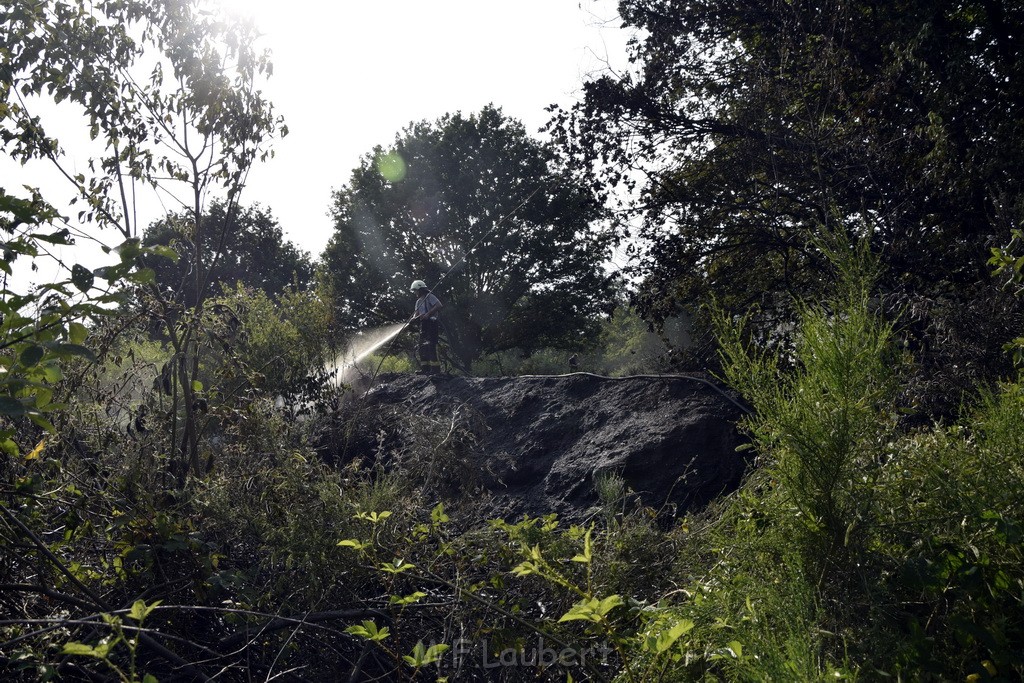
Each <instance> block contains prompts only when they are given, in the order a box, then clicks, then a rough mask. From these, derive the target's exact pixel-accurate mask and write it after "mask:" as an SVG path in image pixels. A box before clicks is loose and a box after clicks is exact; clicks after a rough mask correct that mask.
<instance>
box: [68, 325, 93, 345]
mask: <svg viewBox="0 0 1024 683" xmlns="http://www.w3.org/2000/svg"><path fill="white" fill-rule="evenodd" d="M88 336H89V328H88V327H86V326H85V325H83V324H82V323H77V322H72V323H68V341H69V342H71V343H72V344H81V343H82V342H84V341H85V339H86V337H88Z"/></svg>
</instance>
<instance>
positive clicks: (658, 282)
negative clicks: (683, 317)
mask: <svg viewBox="0 0 1024 683" xmlns="http://www.w3.org/2000/svg"><path fill="white" fill-rule="evenodd" d="M620 12H621V15H622V18H623V20H624V23H625V24H626V25H627V26H631V27H634V28H636V29H638V33H637V38H636V39H635V40H634V43H633V56H634V58H635V64H636V67H637V68H636V69H635V70H634V72H633V73H630V74H625V75H622V76H618V77H615V76H606V77H603V78H600V79H597V80H595V81H593V82H590V83H588V84H587V85H586V96H585V98H584V100H583V102H582V103H581V104H580V105H579V106H578V107H576V108H575V109H574V110H572V111H570V112H560V115H559V117H557V119H556V121H555V124H556V125H555V129H556V130H560V131H561V133H562V135H563V137H562V141H563V142H564V143H565V144H566V148H567V149H569V150H570V152H571V154H573V155H574V157H575V159H576V161H577V164H578V167H579V168H582V169H584V170H588V171H593V172H594V173H595V174H598V175H601V174H603V177H602V178H601V180H603V181H608V182H610V183H614V182H617V181H622V182H627V183H629V182H638V183H639V185H640V189H641V192H639V193H637V194H635V195H633V198H634V199H635V201H633V202H631V204H630V205H629V206H628V207H626V208H627V210H628V212H629V213H630V214H632V215H635V216H637V217H638V218H641V219H642V226H643V227H642V229H641V236H642V237H643V238H646V242H645V243H646V245H647V246H649V251H648V252H647V253H646V258H645V259H643V260H642V261H640V262H639V266H638V268H637V270H638V274H639V275H640V276H642V277H643V278H644V280H645V283H646V284H645V286H644V287H643V288H642V289H641V292H640V296H639V302H640V304H641V305H642V308H643V309H644V310H645V311H646V312H647V314H648V315H650V316H652V317H655V318H659V317H663V316H666V315H669V314H671V312H672V311H673V310H674V309H676V308H678V307H680V306H687V305H693V306H694V307H696V306H695V304H699V303H700V302H701V301H705V300H706V299H707V297H708V296H709V294H710V293H711V292H715V293H717V295H718V297H719V301H720V302H721V303H725V304H727V305H732V306H734V307H736V308H737V309H742V308H745V307H746V306H748V305H750V304H751V303H754V302H758V303H760V304H762V305H764V306H766V307H767V308H773V307H776V308H778V307H780V306H781V307H782V308H784V302H785V301H787V300H788V297H785V296H779V293H782V294H786V293H793V292H797V293H805V294H806V293H813V292H815V291H816V290H817V289H818V288H819V287H820V285H821V284H822V275H821V270H820V268H819V264H820V263H821V261H822V259H821V257H820V254H818V253H817V252H816V250H815V249H814V248H813V247H811V246H810V244H809V237H811V236H813V235H815V234H816V233H818V232H819V230H820V229H821V227H822V226H826V225H829V226H833V227H840V228H845V229H846V230H848V231H849V232H850V233H851V235H853V234H857V233H862V232H864V231H865V229H868V228H869V229H870V230H871V231H872V233H873V237H872V239H873V245H874V247H875V248H876V250H877V251H878V252H879V253H880V254H881V257H882V260H883V264H884V265H885V266H886V271H885V273H886V274H885V277H884V278H883V280H882V282H881V285H882V286H883V287H884V288H887V289H888V291H890V292H891V293H892V294H893V295H894V296H896V297H897V298H899V299H900V300H901V301H902V302H904V303H912V302H915V301H920V300H924V301H926V302H928V305H929V306H930V307H931V308H932V309H933V310H934V309H935V308H936V307H937V305H938V304H937V303H936V302H938V301H940V300H946V298H947V297H952V298H953V299H952V300H955V299H956V298H957V297H960V296H966V297H970V298H971V299H972V300H974V301H981V300H991V298H992V297H993V296H995V295H994V293H993V290H992V288H991V287H990V286H989V284H988V283H987V282H986V281H987V278H988V275H987V271H986V268H985V259H986V258H987V257H988V255H989V254H988V251H989V247H990V246H995V245H998V244H1004V243H1005V242H1006V241H1007V240H1008V237H1009V230H1010V228H1011V227H1012V226H1013V225H1015V224H1019V222H1020V220H1021V218H1022V217H1024V211H1022V206H1024V203H1022V202H1021V200H1020V197H1021V189H1022V183H1024V176H1022V174H1021V173H1020V159H1021V158H1022V154H1024V136H1022V135H1020V114H1019V112H1020V111H1021V105H1022V104H1024V84H1022V80H1021V74H1022V73H1024V42H1022V40H1024V38H1022V36H1024V8H1022V7H1021V6H1020V4H1019V3H1010V2H1000V1H998V0H980V1H972V2H959V1H957V2H954V1H951V0H942V1H938V2H936V1H934V0H899V1H897V2H890V3H868V2H861V1H855V0H827V1H826V2H781V1H778V2H775V1H772V2H766V3H721V2H714V1H712V0H697V1H696V2H682V1H681V0H623V2H621V3H620ZM922 297H923V299H922ZM961 301H963V299H961ZM952 308H953V309H955V308H956V306H954V307H952ZM993 346H994V347H998V340H993Z"/></svg>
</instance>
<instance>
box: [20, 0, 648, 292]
mask: <svg viewBox="0 0 1024 683" xmlns="http://www.w3.org/2000/svg"><path fill="white" fill-rule="evenodd" d="M210 1H211V2H220V3H221V4H222V5H224V7H225V8H226V9H228V10H229V11H236V12H243V13H247V14H250V15H251V16H252V17H253V18H254V19H255V21H256V23H257V25H258V26H259V28H260V30H261V31H262V32H263V33H264V36H263V38H262V40H263V45H264V46H265V47H267V48H269V49H270V50H271V52H272V61H273V63H274V74H273V76H272V77H271V78H270V79H269V80H268V81H267V82H266V83H265V84H264V91H265V92H266V93H267V95H268V96H269V98H270V99H271V100H272V101H273V103H274V105H275V108H276V111H277V113H278V114H280V115H283V116H284V118H285V123H286V124H287V125H288V128H289V131H290V133H289V135H288V136H287V137H286V138H284V139H283V140H277V141H275V143H274V150H275V152H276V156H275V157H274V158H273V159H270V160H269V161H267V162H265V163H263V164H257V165H256V167H254V168H253V170H252V171H251V173H250V175H249V182H248V186H247V188H246V190H245V192H244V193H243V195H242V203H243V204H253V203H257V202H258V203H260V204H262V205H264V206H267V207H269V208H270V209H271V210H272V212H273V214H274V216H275V217H276V218H277V220H278V222H279V223H280V225H281V227H282V228H283V229H284V232H285V234H286V237H287V239H289V240H291V241H293V242H294V243H296V244H297V245H298V246H299V247H300V248H301V249H303V250H305V251H308V252H310V254H311V255H312V256H313V257H314V258H317V257H319V255H320V254H321V252H322V251H323V248H324V246H326V244H327V241H328V239H329V238H330V236H331V232H332V226H331V220H330V218H329V216H328V210H329V207H330V201H331V192H332V190H335V189H338V188H340V187H341V186H342V185H344V184H345V183H346V182H347V181H348V179H349V176H350V174H351V172H352V170H353V169H354V168H356V167H357V166H358V164H359V160H360V158H361V157H362V156H363V155H364V154H366V153H368V152H370V150H372V149H373V147H374V146H376V145H382V146H388V145H390V144H392V143H393V142H394V140H395V137H396V135H397V134H398V133H399V132H400V131H401V130H402V129H404V128H405V127H406V126H407V125H408V124H409V123H411V122H414V121H423V120H427V121H435V120H436V119H438V118H440V117H441V116H443V115H444V114H446V113H454V112H457V111H461V112H463V113H464V114H467V115H468V114H471V113H474V112H478V111H480V110H481V109H482V108H483V107H484V106H485V105H487V104H489V103H493V104H495V105H496V106H499V107H501V108H502V109H503V110H504V112H505V114H506V115H507V116H511V117H513V118H516V119H518V120H520V121H522V122H523V123H524V124H525V126H526V129H527V131H528V132H530V133H531V134H535V135H538V137H539V134H538V133H537V131H538V129H539V128H540V127H541V126H543V125H544V124H545V123H546V122H547V120H548V117H549V114H548V113H547V112H546V111H545V107H547V106H548V105H550V104H555V103H557V104H559V105H562V106H568V105H571V104H572V103H573V102H575V101H576V100H577V99H578V97H579V95H580V91H581V87H582V84H583V82H584V81H585V80H587V79H588V78H593V77H596V76H597V75H600V74H601V73H603V72H605V71H607V70H608V69H613V70H616V71H621V70H623V69H624V68H625V67H626V65H627V61H626V56H625V45H626V42H627V40H628V37H629V36H628V34H627V33H626V32H625V31H624V30H623V29H621V28H620V21H619V19H618V15H617V11H616V5H617V2H616V0H519V1H518V2H515V3H509V2H497V1H496V0H388V1H387V2H374V1H372V0H360V1H351V2H348V1H341V0H338V1H332V2H327V1H316V2H311V1H309V0H210ZM43 113H44V116H43V122H44V126H46V128H47V130H48V131H49V132H50V134H51V135H54V134H56V136H57V137H58V138H59V139H60V140H61V142H62V143H64V145H65V147H66V149H68V150H69V152H70V158H69V159H68V160H67V162H66V165H67V167H68V168H69V169H70V170H71V171H72V172H73V173H77V172H79V171H85V170H86V168H87V161H88V158H87V157H88V154H84V155H83V154H78V155H76V154H75V153H74V152H73V151H72V150H75V149H76V147H77V144H76V142H75V138H76V137H77V138H80V139H81V140H83V141H84V140H85V138H84V137H82V136H83V135H84V133H85V130H86V129H87V126H86V125H85V124H84V122H83V119H82V116H81V114H80V112H79V111H76V110H75V109H74V108H69V107H60V108H58V109H56V110H54V109H53V108H52V107H46V106H44V107H43ZM94 153H95V152H94ZM0 174H2V175H3V176H4V177H5V178H8V177H9V176H15V177H16V178H17V181H16V182H11V181H10V179H9V178H8V179H5V181H4V182H3V183H0V187H3V186H7V187H10V188H13V189H17V187H18V185H19V184H21V183H25V184H29V185H33V186H37V187H40V188H41V189H42V191H43V196H44V197H46V198H47V199H49V200H50V201H51V202H52V203H53V204H54V205H55V206H57V208H58V209H59V210H63V211H66V213H68V214H70V215H75V214H76V213H77V208H76V209H74V210H72V209H71V208H69V207H67V206H66V205H62V202H63V201H66V200H67V199H69V198H70V195H69V188H68V185H67V183H66V181H64V180H63V179H62V178H60V177H59V175H58V174H57V173H56V170H55V169H53V168H52V167H49V166H48V165H45V164H44V165H43V166H42V167H40V166H39V165H38V164H36V165H35V166H32V165H30V166H28V167H20V166H18V165H17V164H15V163H14V162H13V161H12V160H10V159H9V158H3V157H0ZM178 208H179V207H178V206H176V205H173V204H170V205H168V204H165V205H161V204H160V202H159V201H157V199H156V198H155V197H151V198H148V199H146V198H143V197H142V196H140V197H139V198H138V203H137V205H136V211H137V212H138V215H137V216H136V221H135V222H136V224H137V225H141V226H146V225H149V224H150V223H151V222H153V221H154V220H157V219H159V218H161V217H162V216H163V215H164V213H165V212H166V211H167V210H169V209H170V210H177V209H178ZM94 237H96V238H98V239H99V240H100V241H101V242H103V243H106V244H108V245H111V246H113V245H116V244H118V243H119V242H120V241H121V238H120V237H119V235H117V234H115V233H113V232H112V231H108V234H95V233H94ZM70 251H71V252H72V253H68V252H69V250H60V252H59V253H60V255H61V256H62V257H63V258H64V260H65V262H67V263H73V262H76V261H77V262H81V263H83V264H84V265H87V266H90V267H95V266H97V265H101V264H103V263H107V262H109V260H110V257H105V256H103V255H102V254H101V253H100V251H99V247H98V245H95V244H90V243H89V242H88V241H86V240H81V239H80V240H79V244H78V246H77V247H75V248H74V249H73V250H70ZM40 265H41V266H42V270H40V271H38V272H36V273H34V274H28V273H26V275H27V277H28V278H29V280H31V281H34V282H48V281H52V280H53V279H54V278H61V279H63V278H66V277H67V274H66V272H64V273H60V270H59V269H57V268H56V267H55V264H49V267H48V264H46V263H42V264H40Z"/></svg>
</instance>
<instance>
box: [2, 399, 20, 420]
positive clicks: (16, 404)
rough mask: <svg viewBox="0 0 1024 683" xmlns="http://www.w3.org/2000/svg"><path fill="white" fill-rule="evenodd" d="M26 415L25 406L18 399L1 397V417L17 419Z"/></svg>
mask: <svg viewBox="0 0 1024 683" xmlns="http://www.w3.org/2000/svg"><path fill="white" fill-rule="evenodd" d="M24 414H25V405H24V404H23V403H22V402H21V401H19V400H18V399H16V398H12V397H10V396H0V415H7V416H8V417H17V416H19V415H24Z"/></svg>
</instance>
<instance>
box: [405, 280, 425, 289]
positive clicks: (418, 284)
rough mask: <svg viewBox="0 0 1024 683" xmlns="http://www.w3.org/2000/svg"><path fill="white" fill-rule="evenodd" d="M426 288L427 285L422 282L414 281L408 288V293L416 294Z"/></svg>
mask: <svg viewBox="0 0 1024 683" xmlns="http://www.w3.org/2000/svg"><path fill="white" fill-rule="evenodd" d="M426 288H427V283H426V282H424V281H423V280H416V281H415V282H413V283H412V285H410V286H409V291H410V292H418V291H420V290H421V289H426Z"/></svg>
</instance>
